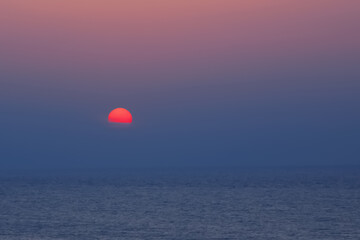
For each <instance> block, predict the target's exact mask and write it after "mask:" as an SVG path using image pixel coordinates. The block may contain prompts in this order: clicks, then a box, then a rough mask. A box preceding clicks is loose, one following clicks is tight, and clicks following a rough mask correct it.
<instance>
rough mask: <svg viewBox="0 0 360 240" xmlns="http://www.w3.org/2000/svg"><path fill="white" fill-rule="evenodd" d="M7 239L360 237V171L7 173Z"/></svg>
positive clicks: (0, 225) (1, 187) (0, 188)
mask: <svg viewBox="0 0 360 240" xmlns="http://www.w3.org/2000/svg"><path fill="white" fill-rule="evenodd" d="M0 239H4V240H6V239H179V240H186V239H274V240H275V239H276V240H281V239H306V240H314V239H324V240H325V239H326V240H331V239H356V240H358V239H360V169H359V168H321V167H318V168H257V169H256V168H253V169H251V168H248V169H241V168H234V169H215V168H214V169H200V168H198V169H196V168H193V169H157V170H154V169H153V170H146V169H143V170H141V169H138V170H111V171H110V170H101V171H95V170H91V171H90V170H88V171H80V170H78V171H74V170H72V171H66V170H63V171H43V172H41V171H40V172H2V173H1V174H0Z"/></svg>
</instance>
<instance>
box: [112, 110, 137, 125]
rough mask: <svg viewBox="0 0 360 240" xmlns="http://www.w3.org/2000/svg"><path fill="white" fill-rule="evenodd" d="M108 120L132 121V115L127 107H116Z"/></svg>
mask: <svg viewBox="0 0 360 240" xmlns="http://www.w3.org/2000/svg"><path fill="white" fill-rule="evenodd" d="M108 120H109V122H115V123H132V116H131V113H130V112H129V111H128V110H126V109H125V108H116V109H114V110H112V111H111V112H110V114H109V117H108Z"/></svg>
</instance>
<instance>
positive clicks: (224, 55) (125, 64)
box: [0, 0, 360, 83]
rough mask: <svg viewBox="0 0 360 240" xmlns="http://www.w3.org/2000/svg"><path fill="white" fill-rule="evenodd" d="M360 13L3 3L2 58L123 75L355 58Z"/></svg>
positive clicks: (282, 3)
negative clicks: (344, 57) (330, 58)
mask: <svg viewBox="0 0 360 240" xmlns="http://www.w3.org/2000/svg"><path fill="white" fill-rule="evenodd" d="M359 10H360V2H359V1H357V0H353V1H351V0H347V1H339V0H316V1H313V0H301V1H288V0H279V1H268V0H246V1H239V0H194V1H184V0H172V1H168V0H153V1H148V0H128V1H119V0H102V1H95V0H71V1H70V0H67V1H64V0H54V1H49V0H31V1H29V0H2V1H1V2H0V34H1V38H0V49H1V56H0V63H1V64H2V66H3V67H5V68H6V69H7V70H11V69H12V70H13V71H24V72H27V71H29V72H32V71H45V72H47V71H50V72H51V71H59V72H71V73H74V72H75V73H80V74H81V73H83V72H84V71H86V72H93V73H96V74H100V75H101V74H104V75H103V76H106V74H109V75H113V76H118V75H119V74H120V75H121V74H123V73H124V72H126V73H129V74H131V73H134V72H135V73H139V72H141V73H143V74H144V75H148V74H150V75H151V74H152V73H154V72H159V71H164V72H168V74H169V75H171V74H182V73H184V72H187V71H195V72H196V71H198V72H206V71H207V72H208V71H231V70H232V69H256V68H258V66H259V65H260V66H262V67H264V66H267V65H269V66H271V67H276V65H282V64H287V63H289V62H291V61H298V60H299V59H300V61H305V62H306V61H308V60H314V59H319V60H320V61H321V60H326V59H327V58H329V57H334V56H337V55H344V56H346V57H353V56H355V57H356V56H359V42H360V31H358V25H359V22H360V17H359ZM356 29H357V31H356ZM104 78H106V77H104ZM108 81H110V82H111V80H108ZM156 81H160V80H157V79H152V80H151V82H153V83H154V82H156ZM161 81H162V80H161ZM161 81H160V82H161ZM145 82H146V80H145Z"/></svg>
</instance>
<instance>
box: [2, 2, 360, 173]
mask: <svg viewBox="0 0 360 240" xmlns="http://www.w3.org/2000/svg"><path fill="white" fill-rule="evenodd" d="M359 11H360V2H359V1H357V0H346V1H339V0H317V1H314V0H294V1H288V0H278V1H267V0H244V1H238V0H192V1H184V0H172V1H168V0H152V1H148V0H121V1H119V0H71V1H70V0H66V1H64V0H53V1H48V0H31V1H29V0H2V1H1V2H0V129H1V133H0V168H2V169H10V168H71V167H74V168H79V167H92V168H98V167H104V168H108V167H119V168H121V167H153V166H155V167H156V166H166V167H168V166H170V167H171V166H180V167H181V166H278V165H286V166H288V165H354V164H359V159H360V150H359V149H360V148H359V145H360V140H359V139H360V108H359V105H360V68H359V64H360V31H359V27H360V26H359V25H360V24H359V23H360V15H359V14H358V13H359ZM117 107H124V108H126V109H128V110H129V111H130V112H131V113H132V115H133V123H132V124H131V125H126V126H125V125H120V124H119V125H116V124H115V125H114V124H110V123H108V122H107V115H108V114H109V113H110V111H111V110H112V109H114V108H117Z"/></svg>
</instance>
